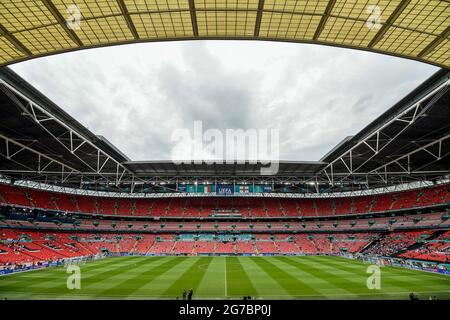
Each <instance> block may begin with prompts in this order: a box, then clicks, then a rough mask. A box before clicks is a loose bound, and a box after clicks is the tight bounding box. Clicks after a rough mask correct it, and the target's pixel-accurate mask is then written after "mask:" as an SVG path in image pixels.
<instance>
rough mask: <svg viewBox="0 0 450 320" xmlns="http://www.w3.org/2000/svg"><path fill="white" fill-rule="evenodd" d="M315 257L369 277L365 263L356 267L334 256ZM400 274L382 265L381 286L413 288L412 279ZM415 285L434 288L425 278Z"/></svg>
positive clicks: (421, 288) (352, 272)
mask: <svg viewBox="0 0 450 320" xmlns="http://www.w3.org/2000/svg"><path fill="white" fill-rule="evenodd" d="M314 258H315V259H314V260H315V261H319V262H321V263H327V264H329V265H333V266H334V267H335V268H337V269H339V270H342V271H345V272H347V273H348V276H349V277H352V275H353V277H354V276H355V275H361V276H362V277H364V278H365V279H367V277H368V276H369V274H368V273H366V269H367V267H368V266H366V265H364V264H362V265H359V267H356V266H355V265H354V264H352V265H349V264H344V263H341V262H339V261H336V260H334V259H333V258H332V257H330V258H328V257H314ZM327 258H328V259H327ZM396 271H397V270H396ZM400 271H404V272H405V273H406V271H407V269H405V270H400ZM399 275H400V274H398V273H397V272H392V269H391V268H389V267H382V268H381V287H382V288H383V284H388V285H390V286H394V287H397V288H399V289H400V290H399V291H407V290H408V289H410V288H411V280H409V279H408V280H403V279H400V278H398V276H399ZM415 277H416V279H417V277H420V273H419V274H418V273H416V274H415ZM414 287H415V290H417V291H429V290H430V288H431V289H433V287H432V286H430V285H426V280H424V279H423V280H422V281H417V282H416V283H414Z"/></svg>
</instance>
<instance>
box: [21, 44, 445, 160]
mask: <svg viewBox="0 0 450 320" xmlns="http://www.w3.org/2000/svg"><path fill="white" fill-rule="evenodd" d="M12 69H13V70H14V71H16V72H17V73H19V74H20V75H21V76H22V77H24V78H25V79H26V80H27V81H29V82H30V83H31V84H32V85H34V86H35V87H36V88H37V89H39V90H40V91H41V92H43V93H44V94H45V95H47V96H48V97H49V98H50V99H52V100H53V101H54V102H55V103H56V104H58V105H59V106H60V107H62V108H63V109H64V110H66V111H67V112H68V113H69V114H71V115H72V116H73V117H75V118H76V119H77V120H78V121H80V122H81V123H82V124H83V125H85V126H86V127H88V128H89V129H90V130H91V131H92V132H94V133H95V134H99V135H103V136H105V137H106V138H107V139H108V140H109V141H111V142H112V143H113V144H114V145H116V146H117V147H118V148H119V149H120V150H122V151H123V152H124V153H125V154H126V155H127V156H129V157H130V158H131V159H132V160H163V159H170V158H171V156H172V154H173V150H174V148H175V147H176V143H175V142H174V141H173V140H172V134H173V133H174V131H175V130H177V129H181V128H185V129H188V130H190V131H192V130H193V125H194V121H195V120H201V121H203V129H204V130H206V129H208V128H216V129H220V130H222V131H223V130H225V129H238V128H241V129H245V130H246V129H259V130H263V129H265V130H267V129H278V130H279V135H280V159H281V160H305V161H306V160H319V159H320V158H321V157H322V156H323V155H324V154H325V153H326V152H327V151H329V150H330V149H331V148H332V147H333V146H335V145H336V144H337V143H339V142H340V141H341V140H342V139H343V138H345V137H346V136H349V135H354V134H356V133H357V132H358V131H359V130H361V129H362V128H364V126H366V125H367V124H368V123H370V122H371V121H372V120H374V119H375V118H376V117H377V116H378V115H380V114H381V113H382V112H383V111H385V110H387V109H388V108H389V107H390V106H392V105H393V104H394V103H395V102H397V101H398V100H399V99H401V98H402V97H403V96H404V95H405V94H407V93H408V92H409V91H411V90H412V89H414V88H415V87H416V86H417V85H419V84H420V83H421V82H422V81H424V80H425V79H426V78H427V77H429V76H430V75H432V74H433V73H434V72H435V71H437V68H436V67H432V66H429V65H425V64H422V63H419V62H415V61H409V60H404V59H400V58H395V57H390V56H384V55H379V54H373V53H368V52H362V51H355V50H349V49H340V48H332V47H326V46H318V45H303V44H289V43H273V42H254V41H253V42H244V41H225V42H224V41H195V42H191V41H189V42H166V43H146V44H134V45H127V46H117V47H109V48H100V49H90V50H83V51H78V52H72V53H66V54H60V55H55V56H50V57H45V58H40V59H35V60H31V61H27V62H23V63H19V64H16V65H13V66H12Z"/></svg>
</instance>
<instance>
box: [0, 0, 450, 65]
mask: <svg viewBox="0 0 450 320" xmlns="http://www.w3.org/2000/svg"><path fill="white" fill-rule="evenodd" d="M262 3H263V6H260V5H261V4H262ZM71 5H75V6H77V7H78V8H79V10H80V13H81V21H80V23H81V24H80V29H77V28H75V29H73V30H71V28H70V26H67V25H66V23H65V20H69V18H70V17H71V14H73V13H74V12H73V11H70V10H68V8H69V6H71ZM378 13H379V14H380V16H379V18H380V19H379V20H377V17H376V16H377V14H378ZM449 17H450V3H449V2H448V1H437V0H408V1H403V0H317V1H313V0H265V1H263V2H260V1H259V0H193V1H189V0H71V1H66V0H43V1H25V0H19V1H12V0H4V1H2V2H1V3H0V37H3V38H1V39H2V40H1V41H0V45H1V48H0V52H4V54H3V55H2V58H1V60H0V64H8V63H13V62H16V61H20V60H24V59H29V58H33V57H36V56H42V55H48V54H53V53H58V52H64V51H68V50H76V49H83V48H90V47H96V46H105V45H113V44H121V43H131V42H137V41H147V40H151V41H155V40H156V41H157V40H159V39H160V40H167V39H171V40H176V39H180V40H183V39H194V38H196V37H198V38H201V39H208V38H221V39H236V38H238V39H242V38H245V39H262V40H266V39H270V40H281V41H286V40H287V41H294V42H310V43H315V42H317V43H320V44H324V43H325V44H329V45H334V46H342V47H350V48H357V49H358V48H359V49H363V50H373V51H377V52H384V53H387V54H391V55H397V56H401V57H406V58H410V59H416V60H419V61H423V62H428V63H431V64H435V65H439V66H442V67H446V68H448V67H449V66H450V64H449V61H448V58H447V57H446V55H448V54H446V52H445V50H447V49H448V45H447V44H448V42H447V40H448V32H449V31H448V30H449V21H450V19H449ZM376 21H378V22H379V24H377V26H379V27H380V28H379V27H375V28H371V27H370V26H371V23H367V22H376ZM372 25H373V24H372ZM15 39H16V40H17V41H16V40H15ZM11 45H13V46H15V49H12V47H11ZM19 52H20V53H19ZM30 53H31V54H30Z"/></svg>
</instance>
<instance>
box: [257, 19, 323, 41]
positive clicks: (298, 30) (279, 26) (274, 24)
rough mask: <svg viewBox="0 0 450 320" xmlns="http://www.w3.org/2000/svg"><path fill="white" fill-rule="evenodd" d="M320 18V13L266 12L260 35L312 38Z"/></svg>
mask: <svg viewBox="0 0 450 320" xmlns="http://www.w3.org/2000/svg"><path fill="white" fill-rule="evenodd" d="M320 19H321V17H320V16H318V15H303V14H289V13H279V12H264V13H263V16H262V19H261V27H260V31H259V35H260V36H261V37H267V38H283V39H306V40H311V39H312V38H313V36H314V33H315V32H316V29H317V26H318V25H319V23H320Z"/></svg>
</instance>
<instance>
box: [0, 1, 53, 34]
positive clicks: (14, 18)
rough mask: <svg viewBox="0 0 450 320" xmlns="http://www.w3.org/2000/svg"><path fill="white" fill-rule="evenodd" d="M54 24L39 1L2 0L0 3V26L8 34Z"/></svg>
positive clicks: (49, 14) (50, 15) (47, 11)
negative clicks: (8, 32) (6, 30)
mask: <svg viewBox="0 0 450 320" xmlns="http://www.w3.org/2000/svg"><path fill="white" fill-rule="evenodd" d="M56 22H57V21H56V19H55V18H54V17H53V15H52V14H51V13H50V11H49V10H48V9H47V8H46V6H45V5H44V4H43V3H42V2H41V1H27V0H19V1H17V0H2V1H1V2H0V24H1V25H3V26H4V27H5V28H6V29H8V30H9V31H10V32H17V31H21V30H26V29H31V28H38V27H42V26H45V25H49V24H54V23H56Z"/></svg>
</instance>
